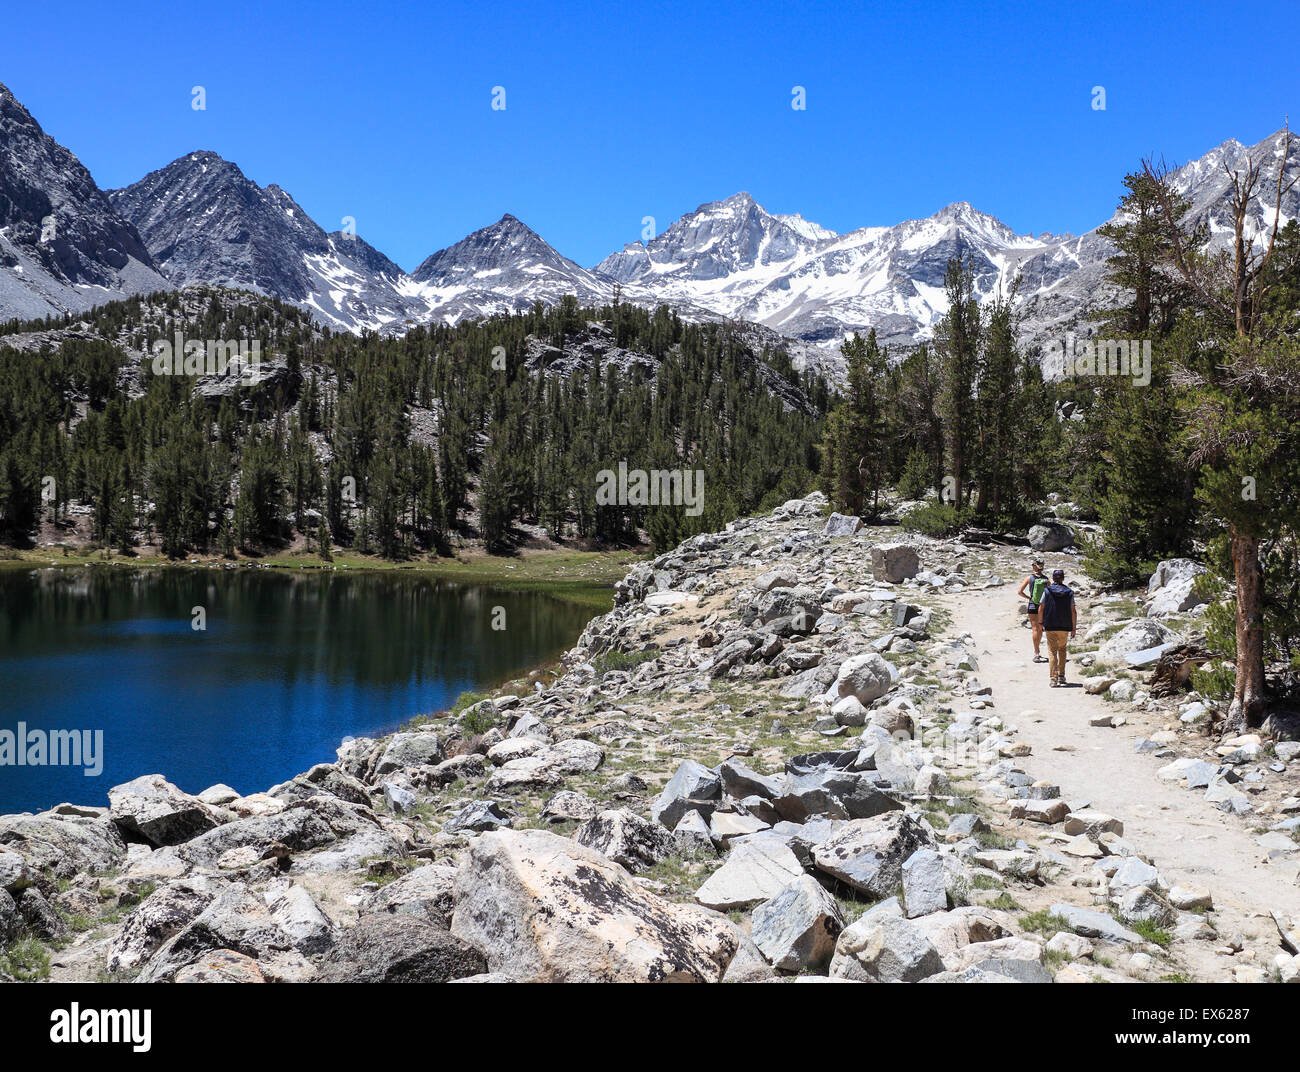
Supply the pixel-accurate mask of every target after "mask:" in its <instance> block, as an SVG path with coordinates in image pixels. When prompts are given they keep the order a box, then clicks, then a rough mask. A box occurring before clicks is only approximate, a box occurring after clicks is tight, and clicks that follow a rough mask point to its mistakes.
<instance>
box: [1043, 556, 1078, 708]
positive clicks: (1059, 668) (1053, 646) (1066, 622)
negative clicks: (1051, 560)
mask: <svg viewBox="0 0 1300 1072" xmlns="http://www.w3.org/2000/svg"><path fill="white" fill-rule="evenodd" d="M1038 622H1039V627H1040V628H1041V629H1042V630H1043V632H1044V633H1046V634H1047V656H1048V661H1049V662H1050V664H1051V665H1049V666H1048V668H1047V671H1048V673H1049V674H1051V676H1052V688H1054V689H1059V688H1064V687H1065V658H1066V654H1065V652H1066V644H1068V643H1069V642H1070V641H1071V640H1072V639H1074V632H1075V629H1076V628H1078V625H1079V611H1078V608H1077V607H1075V605H1074V592H1072V591H1071V590H1070V589H1069V588H1067V587H1066V586H1065V570H1059V569H1058V570H1052V583H1051V584H1049V585H1048V586H1047V591H1045V592H1044V593H1043V600H1042V602H1041V603H1039V605H1038Z"/></svg>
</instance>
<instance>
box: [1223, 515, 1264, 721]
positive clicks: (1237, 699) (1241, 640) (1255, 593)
mask: <svg viewBox="0 0 1300 1072" xmlns="http://www.w3.org/2000/svg"><path fill="white" fill-rule="evenodd" d="M1231 538H1232V570H1233V574H1234V575H1235V577H1236V581H1237V683H1236V689H1235V690H1234V692H1233V696H1232V705H1231V706H1230V707H1229V708H1228V725H1229V727H1232V728H1238V729H1253V728H1255V727H1257V726H1259V725H1260V724H1261V723H1262V722H1263V721H1264V629H1263V623H1262V621H1261V618H1262V614H1263V602H1264V577H1263V570H1262V569H1261V568H1260V564H1259V540H1257V539H1256V538H1255V537H1254V536H1248V535H1246V534H1245V533H1243V532H1240V531H1239V530H1238V529H1237V528H1236V527H1235V526H1234V527H1233V528H1232V530H1231Z"/></svg>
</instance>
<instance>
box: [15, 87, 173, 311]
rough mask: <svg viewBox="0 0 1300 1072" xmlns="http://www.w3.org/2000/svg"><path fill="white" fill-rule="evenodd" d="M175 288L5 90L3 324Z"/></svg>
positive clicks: (87, 179)
mask: <svg viewBox="0 0 1300 1072" xmlns="http://www.w3.org/2000/svg"><path fill="white" fill-rule="evenodd" d="M167 285H168V282H167V280H166V279H165V278H164V277H163V276H162V274H160V272H159V271H158V269H157V266H156V265H155V263H154V260H153V258H152V257H151V256H150V255H149V253H148V251H147V249H146V248H145V243H144V242H143V241H142V240H141V238H140V235H139V234H138V233H137V231H136V229H135V228H134V227H133V226H132V225H131V224H130V223H129V222H127V221H126V220H124V219H123V218H122V217H121V216H120V215H119V214H118V213H117V212H115V211H114V209H113V206H112V204H111V203H110V202H109V200H108V198H107V197H105V195H104V193H103V191H101V190H100V189H99V187H98V186H96V185H95V180H94V179H93V178H91V175H90V172H89V171H87V170H86V169H85V167H83V166H82V164H81V161H79V160H78V159H77V158H76V157H75V156H73V154H72V153H70V152H69V151H68V150H67V149H65V148H64V147H63V146H62V145H60V144H59V143H58V142H57V141H55V140H54V139H53V138H52V137H50V136H49V135H48V134H46V133H45V131H44V130H42V129H41V126H40V124H39V123H37V122H36V120H35V119H33V118H32V116H31V114H30V113H29V112H28V111H27V109H26V108H24V107H23V106H22V105H21V104H20V103H19V102H18V101H17V100H16V99H15V98H14V95H13V94H12V93H11V92H10V91H9V89H8V88H7V87H6V86H4V85H2V84H0V318H11V317H23V318H32V319H35V318H38V317H45V316H50V315H58V314H63V313H66V312H79V311H81V310H84V309H89V308H90V307H91V306H94V305H102V304H103V303H104V302H107V301H112V300H113V299H115V298H120V297H123V296H125V295H127V294H133V293H139V292H141V291H150V290H162V289H165V288H166V287H167Z"/></svg>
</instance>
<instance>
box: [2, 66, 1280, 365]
mask: <svg viewBox="0 0 1300 1072" xmlns="http://www.w3.org/2000/svg"><path fill="white" fill-rule="evenodd" d="M0 116H3V117H7V118H5V119H4V122H6V123H7V125H8V126H9V128H10V130H11V136H10V138H8V139H7V142H8V143H10V144H12V145H13V146H14V147H15V148H17V147H20V146H30V147H31V149H30V150H24V152H22V153H21V154H20V153H18V152H16V151H14V149H7V151H6V152H5V153H3V154H0V258H3V262H4V263H3V264H2V265H0V318H6V317H8V318H12V317H37V316H44V315H49V314H50V313H56V314H57V313H62V312H67V311H71V312H79V311H82V310H84V309H85V308H87V307H89V305H91V304H94V303H96V302H102V301H105V300H110V299H111V298H112V297H115V296H120V295H122V294H127V293H139V292H142V291H148V290H154V289H159V288H160V287H161V286H166V285H168V282H170V284H171V285H173V286H183V285H186V284H188V283H211V284H216V285H220V286H233V287H241V288H248V289H251V290H254V291H257V292H259V293H263V294H267V295H270V296H273V297H278V298H281V299H283V300H285V301H290V302H293V303H295V304H298V305H300V306H301V307H303V308H305V309H309V310H310V311H311V312H312V315H313V316H315V317H316V318H317V319H318V320H319V321H320V322H321V323H322V324H325V325H327V326H329V327H331V328H332V329H335V330H344V331H352V332H357V333H360V332H362V331H378V332H383V333H386V334H400V333H403V332H405V331H406V330H407V329H408V328H409V327H410V326H411V325H414V324H423V323H430V322H435V321H441V322H448V323H455V322H457V321H458V320H460V319H463V318H466V317H485V316H492V315H495V314H500V313H513V312H520V311H523V310H525V309H527V308H529V307H531V306H532V304H533V303H534V302H536V301H542V302H544V303H552V302H555V301H558V300H559V298H560V297H562V296H564V295H569V294H571V295H575V296H576V297H577V298H578V300H579V302H580V303H584V304H604V303H607V302H610V301H612V300H613V299H614V297H615V295H616V294H618V295H619V296H620V297H621V299H622V300H625V301H629V302H633V303H636V304H640V305H644V306H648V307H653V306H656V305H659V304H661V303H663V304H668V305H670V306H672V307H674V308H675V309H676V310H677V311H678V312H679V313H680V315H682V316H684V317H687V318H692V319H725V320H731V321H738V322H746V323H748V324H750V325H753V327H754V328H755V329H756V330H762V331H766V332H769V333H771V334H772V335H774V336H775V337H777V338H779V339H782V340H784V342H783V345H784V346H785V347H786V348H787V349H788V350H789V351H790V352H791V355H792V357H794V358H795V360H796V362H797V363H798V364H799V365H800V366H802V365H805V364H808V363H812V364H814V365H817V366H819V367H821V368H823V369H825V370H827V371H829V372H830V373H831V374H832V375H835V374H837V373H838V372H839V371H841V365H842V362H841V360H840V357H839V354H838V347H839V344H840V342H841V340H842V339H843V338H844V337H845V336H846V335H847V334H849V333H852V332H865V331H867V330H869V329H873V328H874V329H875V330H876V332H877V334H878V335H879V337H880V338H881V340H882V342H884V343H885V344H887V345H890V346H893V347H895V348H896V349H904V348H910V347H912V346H914V345H916V344H917V343H918V342H921V341H924V340H926V339H929V338H930V337H932V335H933V329H934V325H935V324H936V323H937V322H938V320H939V319H940V318H941V317H942V316H943V314H944V313H945V312H946V297H945V295H944V291H943V273H944V268H945V267H946V265H947V262H948V260H949V258H951V257H954V256H961V257H966V258H969V259H970V260H971V261H972V263H973V264H974V266H975V271H976V289H977V292H978V295H979V297H980V298H981V299H988V298H990V297H991V296H993V295H995V294H997V293H1007V292H1008V290H1009V288H1010V286H1011V284H1012V282H1013V281H1014V280H1015V279H1016V278H1017V277H1019V278H1020V279H1021V280H1022V283H1021V289H1020V292H1019V294H1018V298H1017V300H1018V302H1019V304H1020V311H1021V314H1022V336H1021V342H1022V345H1023V346H1024V347H1025V348H1026V350H1027V351H1028V352H1030V353H1035V352H1039V351H1040V350H1041V348H1042V347H1043V346H1044V345H1045V344H1046V343H1047V342H1048V341H1049V340H1051V339H1059V337H1060V336H1061V335H1062V334H1063V333H1064V332H1067V331H1073V332H1076V333H1077V334H1080V335H1085V334H1087V333H1088V332H1089V330H1090V328H1089V323H1088V319H1087V317H1088V314H1089V313H1090V312H1091V311H1093V310H1095V309H1097V308H1099V307H1102V306H1104V305H1107V304H1112V303H1113V302H1114V300H1115V299H1116V298H1117V297H1118V295H1117V293H1116V291H1115V290H1114V288H1113V287H1111V286H1110V284H1108V283H1107V282H1106V280H1105V261H1106V258H1107V257H1108V256H1110V255H1111V253H1112V252H1113V251H1112V249H1111V247H1110V244H1109V243H1108V242H1107V241H1106V240H1105V239H1104V238H1102V237H1101V236H1100V235H1098V234H1097V231H1096V230H1095V229H1094V230H1092V231H1089V232H1088V233H1086V234H1084V235H1081V236H1074V235H1053V234H1041V235H1038V236H1033V235H1017V234H1015V233H1014V232H1013V231H1012V230H1011V229H1010V228H1008V227H1007V226H1006V225H1005V224H1003V223H1002V222H1001V221H999V220H997V219H995V218H994V217H992V216H989V215H987V214H985V213H982V212H980V211H978V210H977V209H975V208H974V207H973V206H971V205H970V204H968V203H966V202H957V203H955V204H952V205H948V206H946V207H944V208H942V209H940V210H939V211H938V212H936V213H934V214H933V215H932V216H929V217H926V218H924V219H914V220H905V221H903V222H901V223H897V224H894V225H890V226H872V227H863V228H859V229H856V230H853V231H850V232H847V233H845V234H836V233H834V232H832V231H830V230H828V229H826V228H824V227H821V226H820V225H818V224H816V223H813V222H810V221H808V220H805V219H803V218H802V217H801V216H798V215H781V214H774V213H769V212H767V211H766V210H765V209H763V208H762V206H761V205H759V204H758V203H757V202H756V201H755V200H754V198H753V197H752V196H751V195H750V194H748V193H738V194H735V195H733V196H731V197H728V198H726V199H725V200H721V201H712V202H707V203H705V204H702V205H700V206H699V207H698V208H696V209H695V210H694V211H693V212H690V213H687V214H686V215H684V216H682V217H681V218H680V219H678V220H677V221H675V222H673V223H672V224H671V225H670V226H669V227H668V228H667V229H665V230H664V231H663V232H661V233H660V234H658V235H656V236H654V237H653V238H651V239H649V240H648V241H645V242H634V243H631V244H628V245H626V246H624V247H623V248H622V249H621V250H619V251H617V252H615V253H613V254H611V255H610V256H608V257H606V258H605V259H603V260H602V261H601V262H600V263H599V264H597V265H595V266H594V267H592V268H584V267H582V266H580V265H578V264H576V263H575V262H573V261H572V260H570V259H568V258H566V257H564V256H563V255H561V254H560V253H559V252H558V251H556V250H555V249H554V248H553V247H551V246H550V245H549V244H548V243H547V242H546V241H545V240H544V239H542V238H541V237H540V236H539V235H538V234H537V233H536V232H534V231H533V230H531V229H530V228H529V227H527V226H526V225H525V224H524V223H523V222H521V221H520V220H518V219H517V218H515V217H514V216H512V215H510V214H508V213H507V214H506V215H504V216H502V217H501V219H499V220H498V221H497V222H496V223H494V224H491V225H488V226H486V227H483V228H480V229H479V230H476V231H474V232H473V233H471V234H470V235H468V236H466V237H465V238H464V239H462V240H460V241H459V242H456V243H453V244H452V245H451V246H449V247H447V248H446V249H442V250H439V251H437V252H435V253H433V254H432V255H430V256H429V257H427V258H426V259H425V260H424V261H423V262H421V264H420V265H419V266H418V267H417V268H416V269H415V270H414V271H413V272H411V273H409V274H408V273H406V272H404V271H403V270H402V269H401V268H400V267H398V266H397V265H396V264H394V263H393V262H391V261H390V260H389V259H388V258H386V257H385V256H384V255H383V254H382V253H380V252H379V251H378V250H376V249H374V248H373V247H372V246H370V245H368V244H367V243H366V242H365V241H364V240H363V239H362V238H360V237H359V236H357V235H355V234H353V233H352V232H351V231H350V230H348V231H336V232H333V233H326V232H325V230H324V229H323V228H321V227H320V226H319V225H318V224H317V223H316V222H315V221H313V220H312V219H311V218H310V217H309V216H308V215H307V214H306V212H305V211H303V209H302V208H301V206H300V205H298V204H297V203H296V202H295V201H294V200H293V198H292V197H291V196H290V195H289V194H288V193H287V192H285V191H284V190H282V189H281V188H280V187H278V186H276V185H274V184H272V185H269V186H266V187H259V186H257V184H256V183H253V182H252V181H251V180H249V179H248V178H247V177H246V176H245V175H244V174H243V173H242V171H240V169H239V168H238V167H237V166H236V165H235V164H233V163H231V162H229V161H226V160H223V159H222V158H221V157H219V156H217V155H216V154H215V153H211V152H207V151H203V152H193V153H189V154H187V155H186V156H183V157H181V158H179V159H177V160H175V161H173V162H172V163H170V164H168V165H167V166H166V167H164V168H161V169H159V170H158V171H155V172H152V173H150V174H149V175H147V176H145V177H144V178H143V179H141V180H140V181H139V182H137V183H134V184H132V185H131V186H128V187H126V188H124V189H121V190H114V191H110V192H109V193H108V194H107V195H105V194H103V193H102V192H101V191H99V190H98V189H97V188H96V187H95V186H94V183H93V180H92V179H91V178H90V176H89V174H88V173H87V172H86V171H85V169H84V168H83V167H81V165H80V164H79V163H78V162H77V161H76V158H75V157H73V156H72V154H71V153H69V152H68V151H67V150H66V149H63V148H62V147H61V146H58V145H57V143H55V142H53V140H52V139H49V138H48V136H46V135H44V134H43V132H41V131H40V129H39V127H37V126H36V125H35V122H34V120H31V117H30V116H28V115H27V113H26V112H25V110H23V109H22V106H21V105H20V104H18V103H17V101H16V100H14V98H13V97H12V95H11V94H10V93H9V92H8V90H6V89H3V87H0ZM16 131H21V132H22V137H21V138H19V137H18V136H17V134H16V133H12V132H16ZM1282 137H1283V133H1282V132H1281V131H1279V132H1277V133H1275V134H1273V135H1270V136H1269V137H1268V138H1265V139H1263V140H1261V141H1260V142H1258V143H1257V144H1255V145H1253V146H1249V147H1248V146H1243V145H1241V144H1240V143H1238V142H1236V141H1232V140H1229V141H1227V142H1224V143H1223V144H1221V145H1219V146H1218V147H1216V148H1215V149H1213V150H1211V151H1210V152H1208V153H1206V154H1205V155H1204V156H1202V157H1200V158H1198V159H1196V160H1193V161H1191V162H1189V163H1187V164H1184V165H1183V166H1182V167H1180V168H1178V169H1176V170H1175V171H1174V172H1173V173H1172V178H1173V181H1174V184H1175V186H1176V187H1178V188H1179V189H1180V191H1181V192H1184V193H1185V194H1186V195H1187V196H1188V197H1189V199H1190V200H1191V202H1192V206H1193V207H1192V213H1191V218H1192V220H1193V221H1204V222H1206V223H1207V224H1208V225H1209V229H1210V232H1211V235H1212V239H1213V241H1215V242H1217V243H1219V244H1223V243H1224V242H1226V241H1227V240H1228V236H1229V234H1230V228H1229V226H1228V223H1229V221H1228V220H1227V194H1228V185H1229V180H1228V177H1227V176H1226V175H1225V173H1224V170H1223V169H1224V167H1225V165H1226V166H1227V167H1229V168H1231V167H1239V166H1240V165H1241V164H1242V163H1243V162H1244V161H1245V160H1246V159H1247V158H1249V159H1250V160H1253V161H1257V162H1261V163H1262V164H1263V165H1264V169H1263V178H1264V181H1263V183H1262V185H1261V190H1260V193H1259V196H1258V197H1257V198H1256V200H1255V203H1254V205H1253V207H1252V210H1251V227H1252V229H1253V233H1254V234H1255V235H1257V236H1258V235H1262V234H1263V233H1264V232H1265V231H1266V229H1267V227H1268V225H1269V224H1270V223H1271V208H1272V191H1273V182H1274V179H1275V177H1276V174H1277V169H1278V163H1279V161H1280V157H1281V145H1282ZM28 157H32V158H34V159H41V160H43V161H44V162H45V163H44V165H43V166H42V167H40V168H38V169H35V170H31V169H29V168H28V167H27V165H26V164H25V163H24V162H23V161H24V160H26V159H27V158H28ZM1296 174H1300V151H1296V150H1295V149H1294V148H1293V151H1292V153H1291V157H1290V161H1289V164H1288V175H1289V176H1294V175H1296ZM1118 185H1119V184H1118V181H1117V183H1116V187H1117V189H1118ZM106 202H107V204H106ZM56 203H57V204H58V205H59V206H60V208H59V209H58V211H56V212H53V213H50V212H49V211H48V209H49V208H50V207H51V206H53V205H54V204H56ZM38 209H39V210H40V211H39V212H38V211H37V210H38ZM42 214H44V215H42ZM47 215H52V216H53V218H54V220H55V221H58V222H57V227H56V229H61V230H60V232H59V233H61V234H63V235H64V236H65V237H63V238H56V239H54V240H53V244H52V245H51V244H50V243H49V242H44V243H43V240H42V239H41V237H40V235H41V227H40V221H41V220H42V219H44V218H45V217H46V216H47ZM1297 216H1300V186H1298V187H1294V188H1292V189H1291V190H1290V192H1289V193H1288V194H1287V195H1286V198H1285V199H1284V204H1283V223H1285V222H1286V221H1287V220H1288V219H1293V218H1296V217H1297ZM1113 218H1114V217H1112V219H1113ZM47 247H48V248H47ZM146 249H147V252H146ZM160 271H161V274H162V275H164V276H166V281H163V280H162V278H161V276H160V274H159V272H160Z"/></svg>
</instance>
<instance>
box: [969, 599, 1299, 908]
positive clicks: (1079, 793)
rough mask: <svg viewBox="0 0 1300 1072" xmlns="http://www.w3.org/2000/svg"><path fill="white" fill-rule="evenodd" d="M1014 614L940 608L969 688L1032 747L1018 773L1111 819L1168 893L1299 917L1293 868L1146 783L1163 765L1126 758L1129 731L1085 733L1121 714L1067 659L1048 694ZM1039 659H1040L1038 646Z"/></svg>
mask: <svg viewBox="0 0 1300 1072" xmlns="http://www.w3.org/2000/svg"><path fill="white" fill-rule="evenodd" d="M1076 598H1077V599H1078V600H1079V635H1080V636H1082V634H1083V632H1084V630H1085V629H1086V628H1087V626H1088V625H1089V624H1091V619H1090V617H1089V613H1088V605H1087V603H1086V601H1085V600H1083V599H1082V598H1079V597H1076ZM1016 604H1017V600H1016V598H1015V596H1014V595H1013V594H1012V593H1011V591H1009V590H1008V589H1007V588H1005V587H1003V588H995V589H989V590H979V591H973V590H968V591H965V592H962V593H960V594H957V595H954V596H953V597H951V598H950V599H947V600H944V603H943V605H944V606H946V607H947V609H948V610H949V611H950V612H951V613H952V615H953V632H954V633H955V634H956V635H961V634H962V633H970V634H971V636H972V637H973V638H974V639H975V642H976V643H975V651H976V654H977V657H978V659H979V671H978V677H979V681H980V683H981V684H982V685H991V686H992V687H993V700H994V702H995V704H996V705H997V710H998V712H999V714H1000V715H1001V717H1002V718H1003V720H1004V721H1005V722H1006V723H1008V724H1009V725H1014V726H1016V727H1017V729H1018V737H1019V738H1020V739H1021V740H1024V741H1027V742H1028V743H1029V744H1030V745H1032V746H1033V755H1032V756H1031V757H1029V758H1027V759H1026V760H1024V767H1025V769H1026V771H1027V772H1028V773H1029V774H1030V775H1031V776H1033V777H1035V778H1042V779H1048V780H1050V781H1052V782H1055V783H1057V784H1058V785H1060V787H1061V795H1062V796H1063V797H1064V798H1065V799H1066V800H1067V801H1069V802H1071V803H1076V804H1077V803H1082V802H1083V801H1091V802H1092V806H1093V807H1094V808H1096V809H1097V810H1098V811H1102V812H1105V813H1107V814H1109V815H1113V816H1115V817H1116V818H1119V819H1121V820H1122V821H1123V823H1124V838H1125V840H1126V841H1129V842H1130V843H1132V844H1133V845H1134V846H1135V847H1136V848H1137V849H1138V850H1139V851H1141V852H1143V853H1144V854H1148V855H1150V856H1151V857H1152V862H1153V863H1154V864H1155V866H1156V867H1158V868H1159V869H1160V872H1161V874H1162V875H1163V876H1164V877H1165V879H1166V881H1168V882H1169V884H1170V885H1176V884H1184V885H1189V886H1204V887H1207V888H1209V889H1210V890H1211V891H1212V892H1213V894H1214V900H1215V906H1216V909H1219V910H1220V911H1223V910H1224V909H1229V908H1232V909H1236V913H1233V914H1234V915H1235V914H1237V913H1241V914H1243V915H1244V916H1250V915H1252V914H1257V913H1259V912H1261V911H1264V910H1267V909H1270V908H1283V909H1286V910H1287V911H1289V912H1292V913H1294V912H1295V911H1297V909H1300V888H1297V886H1296V885H1295V872H1296V865H1295V864H1294V863H1290V864H1280V865H1279V864H1272V865H1270V864H1269V863H1268V862H1267V861H1266V856H1267V853H1266V851H1265V850H1264V849H1262V848H1260V847H1259V846H1258V845H1256V844H1255V843H1254V841H1253V834H1252V833H1251V831H1250V830H1249V829H1248V828H1247V826H1246V825H1245V824H1244V823H1241V822H1239V821H1238V820H1236V819H1234V818H1232V817H1230V816H1228V815H1226V814H1225V813H1223V812H1220V811H1217V810H1215V808H1214V807H1212V806H1211V805H1210V804H1209V803H1207V802H1206V801H1205V800H1203V799H1202V797H1201V794H1199V793H1195V792H1190V791H1188V790H1186V789H1183V788H1181V787H1179V786H1177V785H1174V784H1171V783H1169V782H1165V781H1161V780H1160V779H1159V778H1158V777H1156V771H1157V770H1158V769H1159V768H1160V767H1161V766H1163V765H1164V763H1166V762H1167V760H1161V759H1156V758H1154V757H1153V756H1152V755H1150V754H1141V753H1138V752H1135V751H1134V746H1135V744H1136V743H1137V741H1138V740H1139V739H1140V737H1141V733H1140V732H1139V731H1138V727H1137V726H1135V725H1133V724H1131V722H1130V724H1126V725H1124V726H1121V727H1119V728H1118V729H1111V728H1098V727H1093V726H1090V725H1089V724H1088V722H1089V718H1090V717H1091V716H1093V715H1096V714H1098V713H1102V712H1105V711H1113V712H1115V713H1124V714H1126V715H1128V712H1127V711H1125V710H1124V708H1123V707H1122V706H1121V705H1117V704H1112V703H1108V702H1107V701H1105V700H1103V699H1102V697H1100V696H1089V695H1088V694H1087V693H1085V692H1084V691H1083V686H1082V684H1081V680H1082V679H1081V678H1080V677H1079V674H1078V671H1079V666H1078V664H1077V663H1076V662H1075V661H1074V655H1073V651H1071V661H1070V662H1069V663H1068V664H1067V666H1066V678H1067V680H1069V681H1070V685H1069V686H1068V687H1067V688H1063V689H1062V688H1057V689H1054V688H1051V686H1050V685H1049V683H1048V666H1047V664H1046V663H1034V662H1033V661H1032V659H1033V648H1032V641H1031V637H1030V632H1029V630H1028V629H1026V628H1024V626H1022V625H1021V620H1022V618H1021V616H1020V615H1019V614H1018V613H1017V606H1016ZM1042 652H1043V655H1044V656H1046V654H1047V643H1046V641H1044V642H1043V645H1042ZM1129 717H1130V719H1132V716H1131V715H1130V716H1129ZM1139 717H1141V716H1139Z"/></svg>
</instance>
